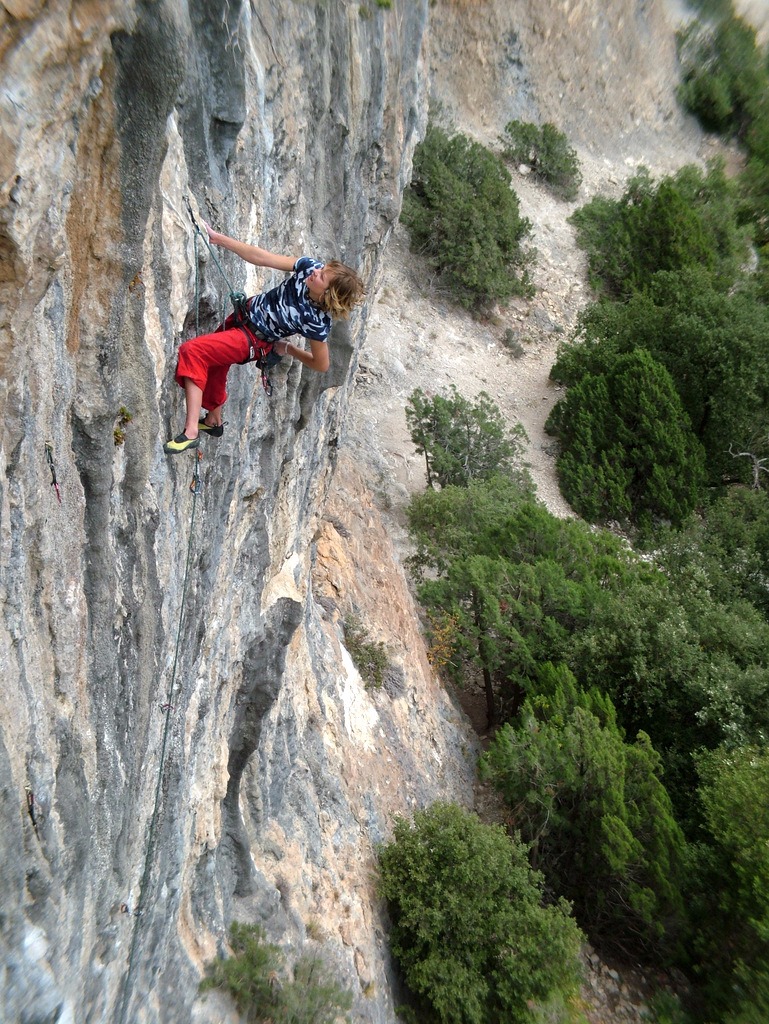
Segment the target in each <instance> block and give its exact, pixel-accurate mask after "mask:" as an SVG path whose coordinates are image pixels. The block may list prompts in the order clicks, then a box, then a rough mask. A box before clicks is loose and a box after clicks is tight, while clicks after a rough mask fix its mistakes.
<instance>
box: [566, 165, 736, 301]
mask: <svg viewBox="0 0 769 1024" xmlns="http://www.w3.org/2000/svg"><path fill="white" fill-rule="evenodd" d="M739 209H740V207H739V197H738V191H737V188H736V186H735V185H734V184H733V183H732V182H730V180H729V179H728V178H727V176H726V174H725V171H724V166H723V164H722V163H719V162H713V163H711V164H710V165H709V166H708V169H707V171H706V172H705V173H703V172H702V171H701V170H700V169H699V168H697V167H694V166H691V165H690V166H687V167H683V168H682V169H681V170H680V171H678V172H677V174H675V175H674V176H672V177H668V178H664V179H663V180H662V181H661V182H660V183H659V184H658V185H655V183H654V181H653V179H652V178H651V175H650V174H649V171H648V170H647V169H646V168H643V167H642V168H641V169H640V170H639V172H638V173H637V174H636V175H635V176H634V177H633V178H631V179H630V181H629V182H628V185H627V188H626V190H625V192H624V194H623V195H622V197H621V198H620V199H619V200H613V199H606V198H603V197H601V196H597V197H595V198H594V199H592V200H590V202H589V203H587V204H586V205H585V206H583V207H581V208H580V209H579V210H576V211H575V212H574V213H573V214H572V216H571V218H570V221H571V222H572V223H573V224H574V226H575V227H576V229H577V242H578V244H579V245H580V246H581V247H582V248H583V249H584V250H585V251H586V253H587V256H588V269H589V274H590V280H591V283H592V285H593V287H594V288H596V289H597V290H598V291H600V292H601V293H603V294H604V295H606V296H609V297H611V298H617V299H623V300H624V299H627V298H629V297H630V296H631V295H632V294H633V293H634V292H637V291H643V290H644V289H646V288H647V287H648V286H649V284H650V283H651V281H652V279H653V278H654V276H655V275H656V274H657V273H658V272H660V271H676V272H678V271H682V270H684V269H686V268H687V267H694V268H697V269H698V270H700V271H702V270H703V269H704V270H708V271H709V272H710V277H709V287H710V288H711V289H712V288H716V289H718V290H719V291H722V292H727V291H728V290H729V289H730V288H731V287H732V286H733V285H734V283H735V282H736V281H737V280H738V279H740V278H741V277H742V276H744V270H743V268H744V266H745V264H746V262H747V259H748V255H749V248H748V244H749V240H750V231H749V229H747V228H746V227H744V226H741V224H740V218H739Z"/></svg>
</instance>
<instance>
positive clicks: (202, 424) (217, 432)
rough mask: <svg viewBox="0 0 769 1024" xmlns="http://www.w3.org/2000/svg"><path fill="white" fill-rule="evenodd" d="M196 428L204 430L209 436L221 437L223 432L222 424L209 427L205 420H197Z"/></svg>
mask: <svg viewBox="0 0 769 1024" xmlns="http://www.w3.org/2000/svg"><path fill="white" fill-rule="evenodd" d="M198 430H205V432H206V434H208V436H209V437H221V436H222V434H223V433H224V424H223V423H220V424H219V426H218V427H211V426H209V424H208V423H206V421H205V420H198Z"/></svg>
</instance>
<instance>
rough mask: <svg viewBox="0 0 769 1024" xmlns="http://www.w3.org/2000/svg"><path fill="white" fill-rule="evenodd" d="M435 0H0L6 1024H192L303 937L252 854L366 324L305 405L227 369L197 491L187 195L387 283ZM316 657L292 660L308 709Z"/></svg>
mask: <svg viewBox="0 0 769 1024" xmlns="http://www.w3.org/2000/svg"><path fill="white" fill-rule="evenodd" d="M426 7H427V5H426V2H425V0H422V2H416V3H414V2H411V0H409V2H408V3H405V2H403V3H396V4H395V5H394V7H393V9H391V10H380V9H379V8H377V7H376V5H373V4H372V5H371V10H370V11H369V12H368V13H369V15H370V16H368V17H362V16H361V13H360V10H359V5H358V4H355V3H346V2H341V0H339V2H331V0H328V2H324V0H318V2H316V3H309V2H304V0H294V2H289V3H278V2H270V0H259V2H256V3H252V4H243V3H240V2H236V0H213V2H211V0H205V2H204V0H191V2H189V3H185V2H182V0H160V2H149V0H146V2H129V3H125V2H121V3H116V2H99V3H96V2H88V0H72V2H64V0H60V2H51V3H48V4H43V3H34V2H29V3H25V2H23V0H6V2H4V4H3V5H2V6H0V40H1V41H0V73H1V79H2V89H0V181H1V182H2V185H1V186H0V256H2V265H1V267H0V301H1V302H2V312H1V313H0V332H2V333H0V410H1V413H2V414H1V415H0V464H1V468H2V472H0V531H1V533H0V602H1V609H0V671H1V678H2V684H0V685H1V687H2V690H1V692H2V706H0V796H1V803H0V807H1V809H0V816H1V817H0V877H1V884H2V893H3V899H2V917H1V925H2V947H1V949H0V952H1V953H2V978H1V979H0V982H1V984H0V1019H2V1020H7V1021H24V1022H33V1021H34V1022H37V1021H56V1020H58V1021H76V1022H78V1024H80V1022H86V1021H88V1022H91V1021H93V1022H96V1021H131V1022H134V1021H161V1020H162V1021H164V1022H170V1021H177V1020H178V1021H187V1020H189V1019H190V1016H191V1014H192V1013H193V1009H192V1007H193V1003H195V1000H196V992H197V984H198V981H199V978H200V975H201V971H202V968H203V965H204V963H205V962H206V961H207V960H209V959H211V957H213V956H214V955H215V954H216V953H217V951H221V950H223V949H224V938H225V935H226V929H227V926H228V924H229V922H230V920H231V919H232V918H233V916H235V915H236V914H239V915H240V916H241V917H244V915H247V914H249V913H250V914H251V919H252V920H255V919H259V917H260V916H261V918H264V919H266V920H269V921H271V929H272V937H274V938H277V939H279V940H280V939H284V940H287V941H289V942H290V941H294V942H297V943H298V942H300V941H301V939H302V936H303V932H302V928H301V927H300V922H298V921H292V920H291V919H290V915H289V916H285V919H283V918H281V919H279V920H278V919H275V918H274V915H273V913H272V908H273V903H274V897H275V894H276V892H277V890H276V888H275V886H274V884H273V881H272V880H268V879H267V878H266V876H265V875H264V873H263V872H262V871H260V870H259V868H258V867H257V865H256V863H255V860H254V857H253V855H252V852H251V846H252V842H254V841H255V840H254V836H253V835H252V833H253V832H254V831H256V832H259V831H260V830H261V831H264V829H265V827H266V824H265V823H266V821H267V820H268V819H270V817H271V816H273V815H276V814H277V815H278V816H279V814H280V807H281V804H283V803H286V804H288V803H291V800H294V802H295V801H296V800H299V801H301V799H302V784H301V778H299V779H298V780H297V779H294V780H293V782H291V785H292V786H293V787H294V789H296V790H297V794H295V796H294V797H292V798H291V800H290V799H288V798H287V797H286V796H285V794H284V790H285V787H286V786H287V785H288V784H289V783H288V781H287V780H288V778H289V776H290V775H291V772H292V767H291V766H292V762H293V761H294V760H295V759H296V749H295V740H292V738H291V737H292V735H293V733H292V728H293V727H292V724H291V723H292V721H293V720H295V718H296V713H295V712H294V711H292V710H291V706H290V702H289V701H288V698H287V696H286V694H287V692H289V690H290V688H291V687H292V686H294V685H296V684H295V682H294V681H293V680H294V679H295V677H296V675H297V669H296V668H294V669H291V668H290V667H289V668H288V669H287V664H288V662H289V661H290V652H291V650H292V647H291V645H292V643H294V642H295V641H294V640H292V638H295V637H296V638H298V637H299V636H302V637H305V638H306V637H312V636H313V635H314V634H316V633H318V632H319V629H320V627H319V626H318V621H317V614H316V613H315V612H314V611H313V602H312V600H311V591H310V568H311V554H312V548H311V543H310V542H311V539H312V536H313V533H314V531H315V528H316V525H317V521H318V512H319V509H320V508H321V507H322V504H323V496H324V493H325V491H326V489H327V486H328V481H329V477H330V473H331V470H332V468H333V465H334V461H335V453H336V445H337V442H338V437H339V431H340V427H341V423H342V420H343V415H344V407H345V402H346V385H347V382H348V379H349V375H350V366H351V363H352V362H353V360H354V352H355V350H356V348H357V347H358V345H359V344H360V339H361V336H362V332H363V330H364V328H365V320H366V311H365V310H363V311H362V312H360V313H359V314H358V315H356V317H355V318H354V319H353V321H352V322H351V323H350V324H349V325H342V326H341V327H340V328H339V329H338V330H337V331H336V333H335V336H334V338H333V343H332V351H333V353H334V357H333V365H332V368H331V370H330V372H329V373H328V374H326V375H324V377H323V378H322V379H321V378H320V377H318V378H316V379H309V377H308V374H307V373H306V372H305V373H302V372H301V367H299V366H298V365H293V366H285V367H281V368H280V369H278V370H277V371H276V372H275V374H274V378H275V380H274V383H275V394H274V397H273V398H272V399H271V400H268V399H267V398H266V397H265V395H264V394H263V393H262V390H261V388H260V387H259V386H258V384H257V383H256V382H255V377H254V374H253V370H252V368H236V370H235V371H234V372H233V374H232V378H231V398H230V401H229V403H228V419H229V424H228V427H227V431H226V435H225V437H224V438H223V439H222V441H220V442H218V443H217V442H213V441H208V442H206V444H205V448H204V457H203V460H202V463H201V464H200V476H201V482H202V490H201V492H200V494H199V495H198V496H197V497H196V498H193V495H192V494H191V492H190V489H189V484H190V481H191V477H192V473H193V464H194V463H193V457H192V456H183V457H180V458H178V459H177V460H176V461H170V460H169V459H168V458H167V457H165V456H164V455H163V453H162V448H161V446H162V441H163V440H164V439H165V437H168V436H170V435H171V434H173V433H176V432H177V431H178V429H179V426H180V423H181V413H182V401H181V392H180V391H179V389H178V388H177V387H176V386H175V384H174V383H173V380H172V376H173V366H174V361H175V350H176V346H177V344H178V342H179V340H180V339H181V337H182V336H183V333H184V332H185V331H187V332H189V331H190V330H192V329H193V327H194V324H195V310H194V308H193V307H194V296H195V287H196V285H195V264H196V262H197V265H198V266H197V269H198V271H199V291H200V298H201V302H200V314H201V317H202V321H201V324H200V326H201V329H202V328H204V327H208V326H210V325H211V324H212V323H213V322H214V320H215V319H216V316H217V311H218V310H220V309H221V308H222V303H223V285H222V282H221V281H220V279H219V275H218V272H217V270H216V268H215V266H214V265H213V262H212V260H211V259H210V258H209V257H207V255H206V253H205V252H204V251H203V252H199V253H198V256H197V261H196V256H195V252H194V249H193V236H192V233H191V231H190V224H189V221H188V219H187V216H186V213H185V209H184V206H183V202H182V196H183V195H184V194H185V193H187V192H189V193H191V194H192V195H193V197H194V199H195V200H196V201H197V203H198V204H199V208H200V210H201V211H202V214H203V215H204V216H205V217H206V218H207V219H209V220H211V221H212V222H214V223H215V224H216V225H217V226H219V227H221V228H222V229H223V230H225V231H228V232H230V233H232V234H236V235H239V236H241V237H246V238H248V239H250V240H254V241H257V242H259V243H260V244H262V245H264V246H265V247H267V248H271V249H273V250H275V251H279V252H289V253H295V254H297V255H300V254H301V253H303V252H307V253H310V254H312V255H318V256H321V257H331V256H339V257H341V258H342V259H346V260H347V261H348V262H350V263H352V264H355V265H358V266H359V267H360V268H361V271H362V273H363V276H364V277H365V278H366V279H367V280H368V281H369V283H370V285H371V287H372V289H373V287H374V286H375V281H376V274H377V266H378V261H379V259H380V257H381V253H382V249H383V246H384V244H385V243H386V240H387V237H388V234H389V232H390V230H391V228H392V225H393V223H394V221H395V219H396V217H397V214H398V210H399V205H400V195H401V191H402V188H403V185H404V182H405V181H406V180H407V177H408V171H409V160H410V154H411V151H412V149H413V145H414V144H415V142H416V141H417V136H418V132H419V131H420V129H421V125H422V121H423V118H424V112H423V107H424V103H423V92H424V89H423V82H422V75H423V71H422V66H421V63H420V52H421V44H422V37H423V31H424V26H425V18H426ZM224 265H225V272H226V274H227V275H228V277H230V278H231V281H232V283H233V284H234V286H235V287H242V288H244V289H245V290H247V291H253V290H256V289H257V288H258V287H263V286H266V285H267V284H269V283H270V278H268V277H267V276H265V275H261V276H260V275H257V274H256V273H254V272H253V271H252V272H251V274H250V275H248V274H246V268H244V267H243V266H242V265H238V264H237V262H233V261H227V260H224ZM126 412H127V413H129V414H130V417H131V418H130V421H127V417H126V415H125V413H126ZM116 430H118V431H120V432H122V434H123V435H124V437H123V438H121V437H120V434H118V435H116V434H115V431H116ZM117 439H120V440H122V443H120V444H116V440H117ZM46 444H48V445H49V446H50V447H49V448H48V449H46ZM47 451H48V452H50V455H51V459H52V465H51V464H50V463H49V462H48V460H47V455H46V452H47ZM52 469H53V471H54V472H55V474H56V478H57V481H58V484H59V488H60V496H61V502H60V503H59V501H58V500H57V495H56V492H55V490H54V488H53V487H52V476H51V471H52ZM193 506H194V510H195V518H194V522H193V518H192V517H193ZM188 553H189V554H188ZM185 580H186V581H187V585H186V589H184V582H185ZM296 643H297V644H299V646H300V647H301V649H302V650H303V651H305V650H309V647H308V643H309V641H307V640H306V639H302V640H301V642H300V641H299V640H298V639H297V640H296ZM324 657H325V655H324V654H323V653H322V652H321V653H318V652H312V653H310V654H308V655H307V657H306V658H303V659H299V660H300V662H301V663H302V664H303V665H304V664H306V666H307V667H306V670H305V669H302V670H301V672H300V675H301V674H302V672H304V680H305V685H306V686H311V685H314V682H313V680H314V678H315V673H316V670H317V671H318V672H320V668H321V667H322V663H323V660H324ZM295 660H296V659H295ZM332 674H333V673H332ZM172 680H175V682H174V685H173V688H172V689H171V688H170V687H171V681H172ZM169 694H170V703H171V705H172V710H171V711H170V712H169V713H168V718H166V712H165V711H164V710H163V707H162V706H163V705H164V704H166V703H167V702H168V701H169ZM279 707H280V708H282V709H283V710H282V712H281V714H282V718H279V720H278V719H275V716H276V715H278V711H277V710H276V709H277V708H279ZM270 716H272V719H270ZM267 719H270V721H271V725H270V728H269V732H268V733H267V732H266V731H265V725H264V723H265V721H266V720H267ZM319 721H320V719H319V720H318V722H319ZM166 722H167V729H166ZM317 727H318V728H319V725H318V726H317ZM266 749H269V750H272V751H273V752H272V753H271V754H270V755H267V754H266V753H265V750H266ZM161 761H162V771H161V770H160V768H161ZM311 762H312V764H313V765H314V767H315V769H316V770H317V772H318V773H319V777H320V779H321V780H322V781H323V786H322V787H321V788H325V789H326V790H327V796H323V797H322V800H323V801H328V803H329V805H335V804H337V803H340V800H341V797H339V795H338V792H337V791H338V790H339V787H340V785H341V783H340V782H339V780H336V779H334V778H331V777H328V778H326V777H325V776H324V772H325V771H326V766H325V764H324V759H323V757H322V752H321V751H320V750H318V751H316V752H315V753H314V754H313V755H312V757H311ZM262 774H264V775H265V776H266V777H269V782H268V783H267V782H265V783H264V786H265V787H266V789H265V790H264V792H261V789H260V787H261V785H262V783H260V782H259V779H260V778H261V776H262ZM246 782H248V783H249V785H248V794H245V793H244V789H245V788H246V787H245V783H246ZM319 799H320V798H319ZM265 801H267V806H265ZM273 805H275V806H273ZM342 805H343V801H342V802H341V803H340V806H342ZM313 806H315V804H314V803H313ZM318 806H319V805H318ZM324 813H326V814H329V813H330V811H329V809H328V808H326V810H325V811H324ZM345 813H346V812H345ZM153 815H154V817H153ZM33 819H34V820H33ZM340 821H344V815H342V816H341V818H340ZM340 827H341V826H340ZM383 827H384V826H383ZM314 828H315V831H316V832H317V825H316V826H314ZM309 834H310V835H311V834H312V829H311V830H310V833H309ZM307 843H308V845H307V847H306V849H305V850H304V854H303V855H304V856H306V857H307V858H308V859H311V857H312V856H313V853H314V847H313V843H312V841H311V840H308V841H307ZM137 909H138V910H140V912H141V913H140V916H136V913H135V911H136V910H137ZM340 956H341V961H340V969H347V970H348V974H350V976H351V977H352V976H354V975H355V970H354V964H353V960H352V952H350V954H349V956H347V957H345V955H343V954H340ZM348 961H349V962H348ZM382 962H384V961H382ZM346 965H347V966H346ZM376 969H379V970H381V969H383V968H381V966H380V967H377V965H374V966H373V967H372V971H374V970H376ZM374 1003H376V999H375V1000H374ZM385 1004H386V1000H384V998H383V1000H382V1008H380V1009H379V1010H376V1011H374V1016H373V1017H372V1019H374V1017H377V1018H378V1017H379V1016H380V1015H382V1014H384V1015H386V1014H387V1012H389V1011H387V1010H386V1005H385ZM372 1005H373V1004H372ZM194 1012H196V1013H200V1014H202V1016H201V1018H200V1019H206V1016H205V1015H206V1012H207V1011H206V1010H205V1008H204V1007H202V1008H199V1009H198V1010H195V1011H194ZM381 1019H386V1016H383V1017H382V1018H381Z"/></svg>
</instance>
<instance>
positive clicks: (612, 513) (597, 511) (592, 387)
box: [545, 349, 705, 522]
mask: <svg viewBox="0 0 769 1024" xmlns="http://www.w3.org/2000/svg"><path fill="white" fill-rule="evenodd" d="M607 362H608V361H607ZM545 429H546V430H547V431H548V432H549V433H552V434H554V435H555V436H556V437H557V438H558V439H559V440H560V442H561V445H562V450H561V453H560V455H559V456H558V460H557V468H558V475H559V478H560V480H561V486H562V488H563V492H564V495H565V497H566V498H567V500H568V501H569V502H570V503H571V505H572V506H573V508H574V509H575V510H576V511H577V512H579V513H580V514H581V515H583V516H584V517H585V518H586V519H588V520H590V521H592V522H597V521H606V520H610V519H619V520H622V521H625V520H628V519H629V520H633V521H637V520H638V519H639V518H642V517H649V516H657V517H664V518H667V519H670V520H672V521H673V522H680V521H681V520H682V519H683V518H684V517H685V516H686V515H687V514H688V513H689V512H690V511H691V509H692V508H693V507H694V505H695V504H696V502H697V501H698V499H699V497H700V494H701V489H702V486H703V483H704V476H705V474H704V452H703V450H702V447H701V445H700V444H699V442H698V441H697V440H696V438H695V437H694V434H693V432H692V429H691V425H690V423H689V420H688V417H687V416H686V414H685V413H684V411H683V409H682V407H681V401H680V399H679V397H678V395H677V393H676V391H675V388H674V386H673V382H672V380H671V378H670V375H669V373H668V371H667V370H666V369H665V368H664V367H663V366H662V365H661V364H660V363H658V362H657V361H656V360H655V359H653V358H652V357H651V356H650V355H649V353H648V352H646V351H645V350H644V349H636V350H635V351H633V352H630V353H628V354H626V355H619V356H617V357H616V359H615V360H614V361H613V362H610V363H608V365H606V366H605V370H604V374H603V375H602V376H594V375H592V374H586V375H585V376H583V377H582V379H581V380H580V381H579V383H577V384H575V385H574V386H572V387H571V388H569V390H568V392H567V393H566V397H565V398H564V399H562V400H561V401H560V402H559V403H558V404H557V405H556V406H555V407H554V409H553V410H552V412H551V413H550V416H549V417H548V420H547V422H546V424H545Z"/></svg>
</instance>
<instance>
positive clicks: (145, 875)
mask: <svg viewBox="0 0 769 1024" xmlns="http://www.w3.org/2000/svg"><path fill="white" fill-rule="evenodd" d="M196 456H197V457H196V459H195V468H194V472H193V477H192V482H191V484H190V490H191V491H192V514H191V516H190V537H189V541H188V543H187V559H186V562H185V565H184V577H183V580H182V599H181V605H180V608H179V627H178V629H177V631H176V645H175V648H174V661H173V666H172V668H171V678H170V681H169V684H168V695H167V699H166V702H165V704H162V705H161V709H162V711H163V712H164V713H165V721H164V725H163V740H162V743H161V746H160V762H159V764H158V781H157V785H156V787H155V803H154V807H153V809H152V817H151V818H150V825H149V833H148V837H147V852H146V854H145V857H144V871H143V872H142V878H141V882H140V884H139V898H138V900H137V901H136V907H135V909H134V911H133V916H134V917H135V918H136V919H137V920H136V921H135V923H134V927H133V935H132V937H131V952H130V954H129V957H128V969H127V971H126V978H125V983H124V986H123V996H122V999H121V1003H120V1014H119V1016H118V1018H117V1019H118V1022H119V1024H125V1020H126V1012H127V1010H128V1005H129V1002H130V998H131V983H132V981H133V973H134V968H135V963H136V953H137V950H138V946H139V931H140V922H141V917H142V914H143V913H144V904H145V900H146V898H147V889H148V884H147V883H148V882H149V877H150V872H151V870H152V861H153V856H154V852H155V831H156V828H157V823H158V815H159V811H160V791H161V787H162V783H163V768H164V765H165V757H166V748H167V746H168V737H169V733H170V731H171V712H172V711H173V710H174V706H173V704H172V703H171V699H172V697H173V692H174V686H175V685H176V669H177V665H178V664H179V649H180V647H181V638H182V623H183V620H184V603H185V599H186V595H187V579H188V577H189V571H190V563H191V561H192V541H193V538H194V535H195V509H196V507H197V501H198V495H199V494H200V492H201V490H202V484H201V481H200V463H201V461H202V459H203V453H202V452H201V451H200V450H199V449H198V451H197V452H196ZM121 910H123V912H124V913H131V910H130V908H129V906H128V904H126V903H124V904H122V905H121Z"/></svg>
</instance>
